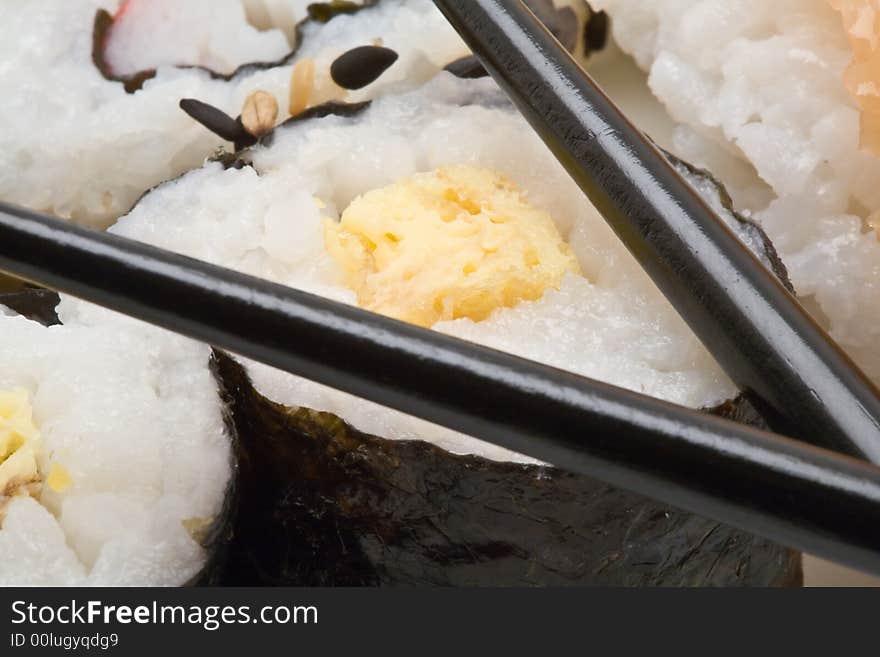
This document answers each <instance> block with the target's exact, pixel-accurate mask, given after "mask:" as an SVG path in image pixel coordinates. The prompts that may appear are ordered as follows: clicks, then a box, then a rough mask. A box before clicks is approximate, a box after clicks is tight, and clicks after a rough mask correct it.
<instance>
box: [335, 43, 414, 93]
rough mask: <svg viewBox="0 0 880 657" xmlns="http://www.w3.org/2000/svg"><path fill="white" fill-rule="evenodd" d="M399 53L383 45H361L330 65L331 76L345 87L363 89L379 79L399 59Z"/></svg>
mask: <svg viewBox="0 0 880 657" xmlns="http://www.w3.org/2000/svg"><path fill="white" fill-rule="evenodd" d="M397 56H398V55H397V53H396V52H394V51H393V50H391V49H390V48H383V47H382V46H360V47H358V48H353V49H351V50H349V51H348V52H346V53H343V54H342V55H340V56H339V57H337V58H336V61H334V62H333V64H331V65H330V76H331V77H332V78H333V81H334V82H335V83H336V84H338V85H339V86H340V87H342V88H343V89H362V88H363V87H366V86H367V85H368V84H370V83H371V82H375V81H376V80H377V79H379V76H380V75H382V74H383V73H384V72H385V71H386V70H388V67H389V66H391V65H392V64H393V63H394V62H396V61H397Z"/></svg>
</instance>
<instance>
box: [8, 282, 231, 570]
mask: <svg viewBox="0 0 880 657" xmlns="http://www.w3.org/2000/svg"><path fill="white" fill-rule="evenodd" d="M57 301H58V299H57V297H55V296H54V295H52V294H50V293H46V292H40V291H38V290H26V291H21V292H17V293H14V294H0V334H2V335H3V340H2V341H0V342H2V346H0V553H2V554H3V559H2V560H0V586H33V585H41V586H43V585H48V586H86V585H88V586H132V585H137V586H167V585H181V584H185V583H187V582H193V581H199V580H204V581H211V579H212V577H213V574H214V573H215V572H216V568H217V567H218V564H219V563H220V562H221V560H222V556H223V554H224V553H225V552H224V551H225V545H224V540H225V537H226V533H225V532H226V529H227V527H228V523H229V521H230V520H231V518H232V511H233V507H232V506H231V498H228V496H227V493H228V492H229V491H231V490H232V488H231V486H232V482H233V460H232V456H231V453H232V445H231V433H230V431H229V430H228V429H227V427H226V424H225V420H224V411H223V407H222V405H221V403H220V402H219V401H218V398H217V384H216V382H215V380H214V378H213V376H212V375H211V373H210V371H209V370H208V368H207V367H206V364H205V363H206V362H207V358H208V350H207V347H204V346H203V345H199V344H196V343H194V342H190V341H188V340H185V339H182V338H179V337H176V336H172V335H170V334H160V333H159V332H158V331H157V330H155V329H149V335H145V334H144V333H141V332H139V331H137V330H132V331H127V330H120V328H119V327H118V326H117V327H106V328H101V327H86V326H81V325H75V324H73V323H70V324H67V325H64V326H62V325H58V323H57V320H56V319H55V318H54V317H53V316H52V313H51V310H52V308H53V306H54V305H55V304H56V303H57ZM10 306H13V307H15V308H17V309H18V310H19V311H21V313H26V314H27V315H29V316H31V317H33V318H34V319H29V318H27V317H25V316H24V315H22V314H19V313H18V312H16V311H14V310H12V308H11V307H10ZM36 319H41V320H43V321H46V322H47V323H52V324H53V325H51V326H46V325H44V324H43V323H40V322H39V321H36ZM145 330H147V329H145Z"/></svg>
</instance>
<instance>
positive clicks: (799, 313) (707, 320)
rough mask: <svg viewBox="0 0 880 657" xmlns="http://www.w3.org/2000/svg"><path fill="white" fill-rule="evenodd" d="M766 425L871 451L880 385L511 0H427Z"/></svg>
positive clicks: (876, 438)
mask: <svg viewBox="0 0 880 657" xmlns="http://www.w3.org/2000/svg"><path fill="white" fill-rule="evenodd" d="M435 4H436V5H437V6H438V7H439V8H440V10H441V11H442V12H443V13H444V14H445V15H446V17H447V18H448V19H449V21H450V22H451V23H452V25H453V27H455V28H456V29H457V30H458V32H459V33H460V34H461V36H462V37H463V38H464V40H465V41H466V42H467V44H468V45H469V46H470V47H471V49H472V50H473V51H474V53H475V54H476V55H477V56H478V57H479V58H480V59H481V60H482V62H483V64H484V66H485V67H486V69H487V70H488V71H489V72H490V74H491V75H492V76H493V77H494V78H495V79H496V80H497V81H498V83H499V84H501V86H502V87H504V89H505V90H506V91H507V93H508V94H509V95H510V97H511V98H512V99H513V101H514V102H515V103H516V104H517V106H518V107H519V109H520V111H522V113H523V114H524V115H525V117H526V118H527V119H528V121H529V122H530V123H531V124H532V126H533V127H534V128H535V130H536V131H537V132H538V133H539V134H540V135H541V137H542V139H543V140H544V142H545V143H546V144H547V145H548V146H549V147H550V149H551V150H552V151H553V153H554V154H555V155H556V157H557V158H558V159H559V161H560V162H561V163H562V164H563V165H564V166H565V167H566V169H567V170H568V172H569V174H570V175H571V176H572V177H573V178H574V180H575V181H576V182H577V183H578V185H579V186H580V187H581V189H583V190H584V192H586V194H587V196H589V197H590V199H591V200H592V202H593V203H594V204H595V206H596V207H597V208H598V209H599V211H600V212H601V213H602V214H603V216H604V217H605V219H606V220H607V221H608V223H609V224H610V225H611V227H612V228H613V229H614V231H615V232H616V233H617V234H618V236H619V237H620V238H621V239H622V240H623V242H624V243H625V244H626V246H627V248H628V249H629V250H630V251H631V252H632V253H633V254H634V255H635V257H636V258H637V259H638V261H639V263H640V264H641V265H642V267H643V268H644V269H645V270H646V271H647V272H648V274H649V275H650V276H651V278H652V279H653V280H654V282H655V283H656V284H657V285H658V287H660V289H661V290H662V291H663V293H664V294H665V295H666V297H667V298H668V299H669V300H670V301H671V302H672V304H673V305H674V306H675V308H676V309H677V310H678V312H679V313H680V314H681V315H682V317H683V318H684V319H685V320H686V321H687V323H688V324H689V325H690V327H691V329H692V330H693V331H694V332H695V333H696V334H697V336H698V337H699V338H700V340H701V341H702V342H703V343H704V344H705V345H706V347H707V348H708V349H709V350H710V351H711V352H712V354H713V355H714V356H715V358H716V359H717V360H718V362H719V363H720V364H721V365H722V367H723V368H724V370H725V371H726V372H727V373H728V375H729V376H730V377H731V378H732V379H733V380H734V382H735V383H736V384H737V385H738V386H739V388H740V389H741V390H743V391H744V392H745V393H746V394H747V395H748V396H749V397H750V399H751V400H752V402H753V403H754V404H755V406H756V407H758V409H759V410H760V411H761V412H762V414H764V415H765V417H767V419H768V421H769V422H770V423H771V425H772V426H773V427H774V429H775V430H777V431H779V432H781V433H785V434H787V435H794V436H798V437H799V438H800V439H802V440H805V441H808V442H810V443H813V444H816V445H822V446H826V447H830V448H833V449H836V450H838V451H843V452H846V453H849V454H851V455H855V456H862V457H867V458H868V459H870V460H871V461H873V462H875V463H880V398H878V393H877V389H876V388H875V387H874V386H873V384H871V382H870V381H869V380H868V379H867V378H866V377H865V376H864V375H863V374H862V373H861V372H860V371H859V370H858V368H856V367H855V365H854V364H853V363H852V362H851V361H850V360H849V358H848V357H847V356H846V355H845V354H844V353H843V352H842V351H841V349H840V348H839V347H837V346H836V345H835V344H834V342H833V341H832V340H831V339H830V338H829V337H828V336H827V335H826V334H825V332H824V331H823V330H822V329H821V328H820V327H819V326H818V325H817V324H816V323H815V322H814V321H813V319H812V318H811V317H810V316H809V314H808V313H807V312H806V311H805V310H804V309H803V308H802V307H801V306H800V304H799V303H798V302H797V300H796V299H795V298H794V297H793V296H792V295H790V294H789V293H788V292H787V291H786V290H785V288H784V287H783V286H782V285H781V284H780V283H779V281H778V280H777V279H776V278H775V277H774V276H773V275H772V274H771V273H770V272H768V271H767V270H766V269H765V268H764V267H763V265H762V264H761V263H760V262H759V261H758V260H757V259H756V258H755V257H754V256H753V255H752V254H751V253H750V252H749V251H748V250H747V249H746V248H745V247H743V246H742V245H741V243H740V242H739V240H738V239H737V238H736V236H735V235H734V234H733V233H732V232H731V231H730V230H729V229H728V228H727V227H726V226H725V225H724V224H723V222H722V221H721V220H720V219H719V218H718V217H717V216H716V215H715V213H714V212H713V211H712V210H711V209H710V208H709V207H708V206H707V204H706V203H705V202H704V201H703V200H702V199H701V198H700V196H699V195H698V194H697V193H696V192H695V191H694V190H693V189H691V187H690V186H689V185H688V184H687V183H686V182H685V181H684V180H683V179H682V178H681V176H680V175H679V174H678V173H677V172H676V171H675V170H674V169H673V168H672V166H671V165H670V164H669V162H668V161H667V160H666V158H665V157H664V156H663V155H662V153H661V152H660V151H659V150H658V149H657V148H656V147H655V146H654V145H653V144H652V143H651V142H650V140H648V139H647V138H646V137H645V136H644V135H643V134H642V133H641V132H639V130H638V129H637V128H635V127H634V126H633V125H632V124H631V123H630V122H629V121H628V120H627V119H626V117H625V116H624V115H623V113H622V112H621V111H620V110H619V109H618V108H617V107H616V106H615V105H614V103H613V102H612V101H611V100H610V99H609V98H608V97H607V96H606V95H605V94H604V93H603V92H602V90H601V89H600V88H599V87H598V86H597V85H596V83H595V82H593V80H592V79H591V78H590V77H589V76H588V75H587V74H586V73H585V72H584V71H583V70H582V69H581V68H580V67H579V66H578V64H577V63H576V62H575V61H574V60H573V59H572V58H571V56H570V55H569V54H568V53H567V52H566V51H565V49H564V48H563V47H562V46H561V45H559V44H558V42H556V40H555V39H554V38H553V36H552V35H551V34H550V33H549V32H548V31H547V30H546V29H545V28H544V27H543V26H542V25H541V24H540V23H539V21H538V19H537V18H535V16H534V15H533V14H532V13H531V12H530V11H529V10H528V9H527V8H526V7H525V5H524V4H523V3H522V2H520V0H435Z"/></svg>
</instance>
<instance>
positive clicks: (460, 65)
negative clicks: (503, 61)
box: [443, 55, 489, 79]
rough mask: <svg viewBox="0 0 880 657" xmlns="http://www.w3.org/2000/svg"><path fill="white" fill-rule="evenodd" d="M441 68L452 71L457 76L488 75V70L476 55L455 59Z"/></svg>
mask: <svg viewBox="0 0 880 657" xmlns="http://www.w3.org/2000/svg"><path fill="white" fill-rule="evenodd" d="M443 70H444V71H448V72H449V73H452V74H453V75H454V76H455V77H457V78H468V79H473V78H484V77H486V76H487V75H489V72H488V71H486V69H485V68H484V67H483V64H482V63H481V62H480V60H479V59H477V57H476V55H468V56H467V57H461V58H460V59H456V60H455V61H454V62H452V63H450V64H447V65H446V66H445V67H443Z"/></svg>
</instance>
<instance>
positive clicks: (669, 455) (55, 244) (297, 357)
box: [0, 0, 880, 573]
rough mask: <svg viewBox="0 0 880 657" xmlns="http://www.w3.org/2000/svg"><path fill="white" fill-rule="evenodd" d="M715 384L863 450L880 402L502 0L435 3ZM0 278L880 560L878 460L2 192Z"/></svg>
mask: <svg viewBox="0 0 880 657" xmlns="http://www.w3.org/2000/svg"><path fill="white" fill-rule="evenodd" d="M436 4H437V5H438V6H440V7H441V9H442V10H443V11H444V13H445V14H446V15H447V17H448V18H449V19H450V21H451V22H452V23H453V25H454V26H455V27H456V28H457V29H458V30H459V31H460V32H461V34H462V35H463V36H464V38H465V39H466V40H467V41H468V43H469V44H470V45H471V47H472V48H473V50H474V51H475V52H476V53H477V55H478V56H480V57H481V59H482V61H483V63H484V64H485V65H486V67H487V69H488V70H489V71H490V72H491V73H492V74H493V75H494V76H495V77H496V79H498V80H499V82H500V83H501V84H502V85H503V86H504V87H505V88H506V89H507V90H508V92H509V93H510V95H511V96H512V98H513V99H514V100H515V101H516V102H517V104H518V105H519V106H520V108H521V110H522V111H523V113H524V114H525V115H526V116H527V118H528V119H529V120H530V121H531V122H532V124H533V125H534V126H535V127H536V129H537V130H538V132H539V133H540V134H541V135H542V137H543V138H544V139H545V141H546V142H547V143H548V145H549V146H550V147H551V149H553V151H554V153H555V154H556V155H557V157H558V158H559V159H560V161H561V162H563V164H564V165H565V166H566V168H567V169H568V170H569V172H570V173H571V174H572V176H573V177H574V178H575V180H576V181H577V182H578V183H579V184H580V185H581V187H582V188H583V189H584V191H585V192H586V193H587V195H588V196H589V197H590V198H591V199H592V200H593V202H594V203H595V204H596V205H597V207H598V208H599V209H600V211H602V212H603V214H604V215H605V216H606V218H607V219H608V221H609V222H610V223H611V224H612V226H614V228H615V230H616V231H617V232H618V234H619V235H620V236H621V238H622V239H623V241H624V242H625V243H626V244H627V246H628V247H629V248H630V249H631V250H632V251H633V253H634V254H635V255H636V257H637V258H638V259H639V261H640V262H641V263H642V266H643V267H645V269H646V270H647V271H648V272H649V273H650V274H651V276H652V277H653V278H654V280H655V281H656V282H657V283H658V285H659V286H660V287H661V289H662V290H663V291H664V293H665V294H666V295H667V296H668V297H669V298H670V300H671V301H672V302H673V303H674V304H675V306H676V308H677V309H678V310H679V312H680V313H681V314H682V315H683V316H684V317H685V319H686V320H687V321H688V322H689V323H690V325H691V327H692V328H693V329H694V330H695V332H696V333H697V334H698V335H699V336H700V338H701V339H702V340H703V341H704V342H705V343H706V344H707V346H708V347H709V349H710V350H711V351H712V353H713V354H715V356H716V358H718V360H719V362H721V364H722V365H723V366H724V367H725V369H726V370H727V371H728V372H729V373H730V374H731V376H732V378H733V379H734V380H735V381H736V382H737V383H738V384H739V385H740V386H741V387H742V388H743V389H744V390H746V391H747V392H748V393H749V394H750V396H751V397H752V398H753V399H754V400H756V401H757V402H758V403H759V404H760V405H761V406H762V409H763V410H764V411H766V412H767V413H768V414H769V415H770V416H771V417H772V419H773V420H774V421H775V422H776V423H777V424H776V425H775V426H777V427H783V428H784V429H785V430H786V431H790V432H791V433H792V435H797V436H799V437H801V438H802V439H803V440H805V441H809V442H812V443H814V444H817V445H819V444H824V445H830V446H834V447H835V448H837V449H838V450H840V451H843V452H848V453H850V454H857V455H867V456H868V458H870V459H871V460H875V461H880V428H878V419H880V400H878V397H877V394H876V391H875V390H874V388H873V387H872V386H871V384H870V383H869V382H868V381H867V380H866V379H865V378H864V377H863V375H862V374H861V373H859V371H858V370H857V369H856V368H855V367H854V366H853V365H852V364H851V363H850V362H849V360H848V359H847V358H846V357H845V356H844V355H843V354H842V353H841V352H840V350H839V349H838V348H837V347H836V346H835V345H834V344H833V343H832V342H831V341H830V340H829V338H828V337H827V336H826V335H825V334H824V333H823V332H822V331H821V329H819V328H818V327H817V326H816V325H815V324H814V323H813V322H812V320H811V319H810V318H809V316H808V315H807V314H806V313H805V312H804V311H803V310H802V309H801V308H800V306H799V305H798V304H797V302H796V301H795V300H794V299H793V298H792V297H791V296H790V295H789V294H788V293H787V292H786V291H785V290H784V288H782V286H781V285H780V284H779V283H778V281H777V280H776V279H775V278H774V277H773V276H772V275H771V274H770V273H769V272H767V271H766V270H764V268H763V266H762V265H761V264H760V263H759V262H758V261H757V260H756V259H755V258H754V257H752V255H751V254H750V253H749V252H748V251H746V250H745V248H744V247H743V246H742V245H741V244H740V243H739V242H738V240H737V238H736V237H735V236H734V235H733V234H732V233H731V232H730V231H729V230H728V229H727V228H726V227H725V226H724V225H723V224H722V223H721V221H720V220H719V219H718V218H717V217H715V216H714V214H713V213H712V211H711V210H710V209H709V208H708V207H707V206H706V205H705V204H704V203H703V202H702V201H701V200H700V198H699V197H698V196H697V195H696V193H695V192H693V190H691V188H690V187H689V186H688V185H687V184H686V183H685V182H684V181H683V180H682V179H681V178H680V177H679V176H678V174H677V173H676V172H675V171H674V170H673V169H672V168H671V166H670V165H669V164H668V162H666V160H665V159H664V158H663V156H662V155H661V154H660V153H659V152H658V151H657V150H656V149H655V148H654V147H653V146H652V145H651V144H650V143H649V142H648V141H647V140H646V139H645V138H644V137H643V136H642V135H641V134H640V133H639V132H638V131H637V130H636V129H635V128H634V127H633V126H632V125H631V124H630V123H629V122H628V121H627V120H626V119H625V118H624V117H623V116H622V115H621V114H620V112H619V110H617V108H615V107H614V105H613V104H612V103H611V101H610V100H608V99H607V98H606V97H605V96H604V95H603V94H602V92H601V91H600V90H599V89H598V88H596V86H595V84H594V83H593V82H592V81H591V80H590V79H589V78H588V77H587V76H586V75H585V74H584V73H583V72H582V71H581V70H580V68H579V67H578V66H577V65H576V64H575V63H574V62H573V61H572V60H571V59H570V58H569V57H568V55H567V54H566V53H565V52H564V50H563V49H562V48H561V46H559V45H558V44H557V43H556V42H555V40H554V39H553V38H552V36H550V35H549V33H547V32H546V31H545V30H544V29H543V27H541V26H540V24H539V23H538V22H537V19H535V17H534V16H533V15H532V14H531V13H530V12H529V11H528V10H526V9H525V8H524V7H523V6H522V4H521V3H520V2H519V1H518V0H516V1H511V2H502V1H501V0H436ZM0 269H3V270H6V271H8V272H10V273H12V274H14V275H17V276H20V277H23V278H26V279H29V280H32V281H34V282H37V283H40V284H42V285H46V286H48V287H52V288H55V289H58V290H61V291H64V292H67V293H70V294H73V295H76V296H80V297H82V298H84V299H87V300H89V301H93V302H96V303H99V304H101V305H104V306H106V307H108V308H112V309H114V310H117V311H120V312H123V313H126V314H128V315H131V316H133V317H136V318H139V319H142V320H146V321H148V322H151V323H154V324H157V325H159V326H163V327H165V328H168V329H170V330H172V331H176V332H178V333H182V334H184V335H187V336H189V337H192V338H195V339H198V340H202V341H205V342H208V343H210V344H214V345H216V346H218V347H221V348H224V349H228V350H230V351H233V352H235V353H238V354H241V355H243V356H247V357H249V358H253V359H255V360H258V361H261V362H264V363H267V364H269V365H272V366H275V367H278V368H281V369H283V370H286V371H288V372H291V373H293V374H297V375H300V376H305V377H307V378H310V379H313V380H315V381H318V382H320V383H323V384H326V385H329V386H332V387H334V388H338V389H340V390H344V391H346V392H349V393H352V394H355V395H358V396H361V397H364V398H366V399H369V400H372V401H374V402H378V403H380V404H384V405H386V406H390V407H392V408H395V409H398V410H401V411H404V412H406V413H410V414H413V415H416V416H419V417H422V418H425V419H427V420H430V421H433V422H436V423H438V424H441V425H444V426H446V427H449V428H452V429H455V430H458V431H462V432H464V433H468V434H470V435H473V436H476V437H478V438H482V439H484V440H487V441H490V442H492V443H495V444H497V445H501V446H503V447H507V448H509V449H512V450H515V451H518V452H521V453H524V454H528V455H530V456H534V457H536V458H539V459H542V460H545V461H548V462H550V463H554V464H555V465H558V466H560V467H563V468H565V469H567V470H571V471H575V472H580V473H584V474H587V475H590V476H593V477H596V478H598V479H601V480H604V481H606V482H608V483H610V484H613V485H617V486H621V487H624V488H628V489H630V490H633V491H636V492H639V493H642V494H645V495H648V496H651V497H653V498H655V499H658V500H661V501H663V502H666V503H669V504H673V505H675V506H678V507H681V508H684V509H687V510H689V511H692V512H695V513H699V514H702V515H707V516H710V517H713V518H716V519H718V520H720V521H723V522H726V523H729V524H731V525H734V526H737V527H740V528H742V529H744V530H747V531H750V532H753V533H756V534H759V535H763V536H765V537H768V538H770V539H773V540H776V541H778V542H781V543H783V544H786V545H789V546H791V547H795V548H798V549H801V550H805V551H809V552H812V553H815V554H819V555H822V556H826V557H828V558H831V559H834V560H837V561H840V562H843V563H847V564H850V565H853V566H856V567H861V568H864V569H867V570H872V571H874V572H878V573H880V532H877V531H876V527H877V526H878V520H880V468H877V467H875V466H873V465H871V464H868V463H864V462H862V461H858V460H855V459H853V458H850V457H848V456H845V455H842V454H837V453H833V452H831V451H827V450H825V449H820V448H817V447H813V446H810V445H808V444H805V443H802V442H796V441H793V440H790V439H787V438H783V437H781V436H777V435H774V434H770V433H767V432H763V431H759V430H756V429H753V428H750V427H747V426H743V425H740V424H736V423H732V422H729V421H726V420H722V419H720V418H716V417H713V416H711V415H707V414H704V413H700V412H697V411H691V410H688V409H684V408H681V407H678V406H674V405H671V404H667V403H664V402H661V401H659V400H656V399H652V398H648V397H645V396H642V395H638V394H636V393H632V392H629V391H626V390H623V389H620V388H616V387H614V386H609V385H606V384H603V383H600V382H597V381H593V380H590V379H586V378H584V377H579V376H576V375H573V374H570V373H567V372H563V371H560V370H556V369H553V368H550V367H546V366H543V365H539V364H537V363H532V362H529V361H525V360H523V359H520V358H517V357H514V356H511V355H508V354H504V353H501V352H498V351H494V350H491V349H487V348H485V347H481V346H478V345H474V344H470V343H467V342H463V341H460V340H457V339H454V338H451V337H448V336H444V335H441V334H438V333H435V332H432V331H429V330H425V329H421V328H418V327H415V326H410V325H406V324H402V323H400V322H397V321H395V320H392V319H388V318H385V317H380V316H377V315H373V314H371V313H368V312H366V311H363V310H360V309H357V308H352V307H349V306H346V305H343V304H338V303H335V302H332V301H329V300H326V299H322V298H320V297H315V296H312V295H309V294H307V293H304V292H301V291H297V290H293V289H290V288H287V287H284V286H280V285H277V284H273V283H270V282H267V281H263V280H260V279H256V278H253V277H249V276H245V275H242V274H238V273H236V272H233V271H230V270H227V269H223V268H220V267H216V266H213V265H209V264H206V263H203V262H199V261H196V260H193V259H190V258H186V257H184V256H180V255H177V254H172V253H168V252H165V251H162V250H159V249H156V248H153V247H150V246H147V245H144V244H139V243H137V242H133V241H130V240H126V239H124V238H121V237H117V236H113V235H110V234H105V233H97V232H94V231H89V230H86V229H83V228H78V227H75V226H72V225H68V224H65V223H63V222H60V221H58V220H55V219H52V218H50V217H46V216H42V215H39V214H37V213H34V212H30V211H27V210H23V209H21V208H16V207H13V206H9V205H5V204H0Z"/></svg>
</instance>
